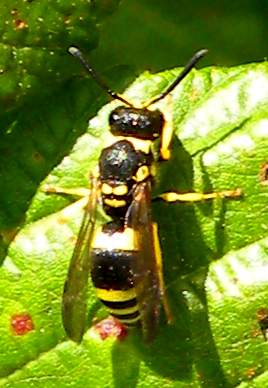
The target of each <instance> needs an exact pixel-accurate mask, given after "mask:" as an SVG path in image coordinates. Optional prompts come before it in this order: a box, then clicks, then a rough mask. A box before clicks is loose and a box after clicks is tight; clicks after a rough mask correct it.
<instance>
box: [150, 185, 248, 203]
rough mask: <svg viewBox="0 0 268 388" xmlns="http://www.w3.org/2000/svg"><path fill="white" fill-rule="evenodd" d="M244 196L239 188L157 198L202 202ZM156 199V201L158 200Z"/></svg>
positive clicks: (166, 194) (168, 194) (164, 195)
mask: <svg viewBox="0 0 268 388" xmlns="http://www.w3.org/2000/svg"><path fill="white" fill-rule="evenodd" d="M241 196H242V190H241V189H239V188H237V189H235V190H223V191H218V192H213V193H195V192H192V193H182V194H180V193H177V192H176V191H170V192H167V193H163V194H160V195H159V196H158V197H157V198H159V199H163V200H164V201H166V202H202V201H206V200H208V199H216V198H237V197H241ZM157 198H156V199H157Z"/></svg>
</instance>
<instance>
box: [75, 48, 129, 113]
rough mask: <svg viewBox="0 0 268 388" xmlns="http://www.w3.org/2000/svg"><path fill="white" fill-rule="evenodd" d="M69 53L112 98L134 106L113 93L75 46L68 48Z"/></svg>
mask: <svg viewBox="0 0 268 388" xmlns="http://www.w3.org/2000/svg"><path fill="white" fill-rule="evenodd" d="M68 52H69V53H70V54H71V55H72V56H73V57H75V58H78V59H79V61H80V62H81V63H82V65H83V66H84V68H85V69H86V70H87V71H88V73H89V74H90V75H91V77H92V78H93V79H94V80H95V81H96V83H97V84H98V85H99V86H100V87H101V88H102V89H103V90H104V91H105V92H106V93H108V94H109V96H110V97H112V98H113V99H114V100H119V101H121V102H123V103H124V104H126V105H128V106H131V107H132V106H133V105H132V104H131V103H130V102H128V101H127V100H125V99H124V98H123V97H121V96H119V95H118V94H117V93H115V92H113V91H112V90H111V89H110V88H109V87H108V85H106V83H105V82H104V81H103V80H102V78H100V77H99V75H98V74H97V73H96V71H95V70H94V69H93V67H92V66H91V65H90V64H89V62H88V61H87V60H86V59H85V57H84V56H83V54H82V52H81V51H80V50H79V49H78V48H77V47H74V46H71V47H69V48H68Z"/></svg>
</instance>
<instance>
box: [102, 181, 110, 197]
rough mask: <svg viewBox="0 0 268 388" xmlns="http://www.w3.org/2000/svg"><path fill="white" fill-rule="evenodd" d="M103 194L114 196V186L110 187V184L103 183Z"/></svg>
mask: <svg viewBox="0 0 268 388" xmlns="http://www.w3.org/2000/svg"><path fill="white" fill-rule="evenodd" d="M101 192H102V194H106V195H109V194H112V192H113V188H112V186H110V185H108V183H103V184H102V185H101Z"/></svg>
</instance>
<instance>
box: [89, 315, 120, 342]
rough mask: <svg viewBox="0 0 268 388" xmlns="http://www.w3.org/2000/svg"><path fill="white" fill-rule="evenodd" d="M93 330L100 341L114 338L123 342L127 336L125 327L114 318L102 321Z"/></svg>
mask: <svg viewBox="0 0 268 388" xmlns="http://www.w3.org/2000/svg"><path fill="white" fill-rule="evenodd" d="M95 330H96V331H97V333H98V334H99V336H100V337H101V339H102V340H105V339H106V338H109V337H116V338H117V339H118V340H120V341H121V340H123V339H124V338H125V337H126V335H127V329H126V327H125V326H124V325H123V324H122V323H120V322H119V321H118V320H117V319H115V318H111V317H110V318H107V319H103V320H102V321H100V322H99V323H97V324H96V325H95Z"/></svg>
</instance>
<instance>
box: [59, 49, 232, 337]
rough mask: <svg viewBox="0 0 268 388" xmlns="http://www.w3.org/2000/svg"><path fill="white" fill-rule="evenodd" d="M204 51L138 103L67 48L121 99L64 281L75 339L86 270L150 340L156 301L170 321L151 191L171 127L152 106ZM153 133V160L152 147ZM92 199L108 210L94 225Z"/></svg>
mask: <svg viewBox="0 0 268 388" xmlns="http://www.w3.org/2000/svg"><path fill="white" fill-rule="evenodd" d="M206 51H207V50H200V51H198V52H197V53H196V54H195V55H194V56H193V57H192V58H191V59H190V61H189V62H188V64H187V65H186V66H185V68H184V69H183V70H182V72H181V73H180V74H179V75H178V77H177V78H176V79H175V80H174V81H173V82H172V83H171V85H170V86H168V87H167V89H166V90H165V91H164V92H163V93H161V94H160V95H159V96H157V97H156V98H154V99H152V100H151V101H150V102H148V103H146V104H144V105H143V106H142V107H140V108H139V107H138V108H137V107H134V106H133V105H132V104H131V103H130V102H128V101H127V100H125V99H124V98H123V97H121V96H120V95H118V94H116V93H114V92H113V91H111V90H110V89H109V88H108V87H107V86H106V84H105V83H104V82H103V80H102V79H100V78H99V76H98V75H97V74H96V73H95V71H94V70H93V69H92V67H91V66H90V65H89V63H88V62H87V61H86V60H85V58H84V57H83V56H82V54H81V52H80V51H79V50H78V49H77V48H75V47H71V48H70V49H69V52H70V53H71V54H72V55H73V56H75V57H77V58H78V59H79V60H80V61H81V62H82V64H83V65H84V66H85V68H86V69H87V70H88V72H89V73H90V74H91V76H92V77H93V78H94V79H95V81H96V82H97V83H98V84H99V85H100V86H101V87H102V88H103V89H104V90H105V91H106V92H107V93H108V94H109V95H110V96H111V97H112V98H113V99H116V100H119V101H121V102H122V103H123V104H124V105H123V106H119V107H117V108H115V109H114V110H113V111H112V112H111V113H110V116H109V126H110V132H111V135H112V141H111V142H110V143H109V144H108V145H107V147H105V148H104V149H103V150H102V152H101V154H100V157H99V163H98V172H97V173H96V174H94V175H92V176H91V179H90V181H91V182H90V183H91V184H90V194H89V200H88V205H87V208H86V211H85V215H84V218H83V221H82V225H81V228H80V231H79V235H78V239H77V243H76V246H75V249H74V252H73V255H72V258H71V262H70V266H69V271H68V275H67V279H66V282H65V287H64V292H63V307H62V316H63V324H64V328H65V330H66V333H67V335H68V336H69V338H71V339H73V340H74V341H77V342H79V341H81V339H82V337H83V333H84V331H85V325H86V315H87V285H88V278H89V275H90V274H91V278H92V281H93V284H94V286H95V288H96V294H97V296H98V298H99V299H100V300H101V302H102V303H103V304H104V305H105V306H106V307H107V309H108V311H109V313H110V314H111V315H112V316H113V317H115V318H117V319H118V320H119V321H120V322H121V323H123V324H125V325H126V326H132V325H137V324H139V325H141V327H142V332H143V337H144V340H145V341H147V342H150V341H151V340H152V339H153V338H154V336H155V333H156V328H157V325H158V319H159V311H160V307H161V305H163V307H164V310H165V313H166V316H167V320H168V321H170V320H171V314H170V311H169V307H168V303H167V300H166V297H165V289H164V281H163V272H162V257H161V248H160V243H159V237H158V232H157V224H156V223H155V222H153V220H152V215H151V190H152V185H153V183H154V175H155V169H156V166H157V163H158V162H161V160H167V159H169V157H170V146H171V140H172V135H173V133H172V125H170V123H169V122H168V121H167V120H166V119H165V117H164V115H163V113H162V112H161V111H160V110H158V109H153V108H152V106H153V105H154V104H155V103H157V102H158V101H160V100H161V99H163V98H164V97H166V96H167V95H168V94H169V93H170V92H171V91H172V90H173V89H174V88H175V87H176V86H177V85H178V84H179V83H180V82H181V80H182V79H183V78H184V77H185V76H186V75H187V74H188V73H189V72H190V70H191V69H192V68H193V67H194V65H195V64H196V63H197V61H198V60H199V59H200V58H202V57H203V56H204V54H205V53H206ZM157 139H158V141H160V147H159V158H158V160H156V158H155V156H154V154H153V152H152V145H153V143H154V141H155V140H157ZM236 195H239V194H238V193H237V192H235V191H234V192H232V191H226V192H221V193H210V194H199V193H186V194H178V193H175V192H171V193H165V194H163V195H160V197H161V198H162V199H163V200H165V201H168V202H174V201H200V200H202V199H207V198H215V197H217V196H236ZM98 204H101V206H102V207H103V210H104V211H105V213H106V214H107V215H108V216H109V217H110V221H109V222H108V223H105V224H104V225H101V226H100V227H99V226H98V227H96V208H97V205H98Z"/></svg>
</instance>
